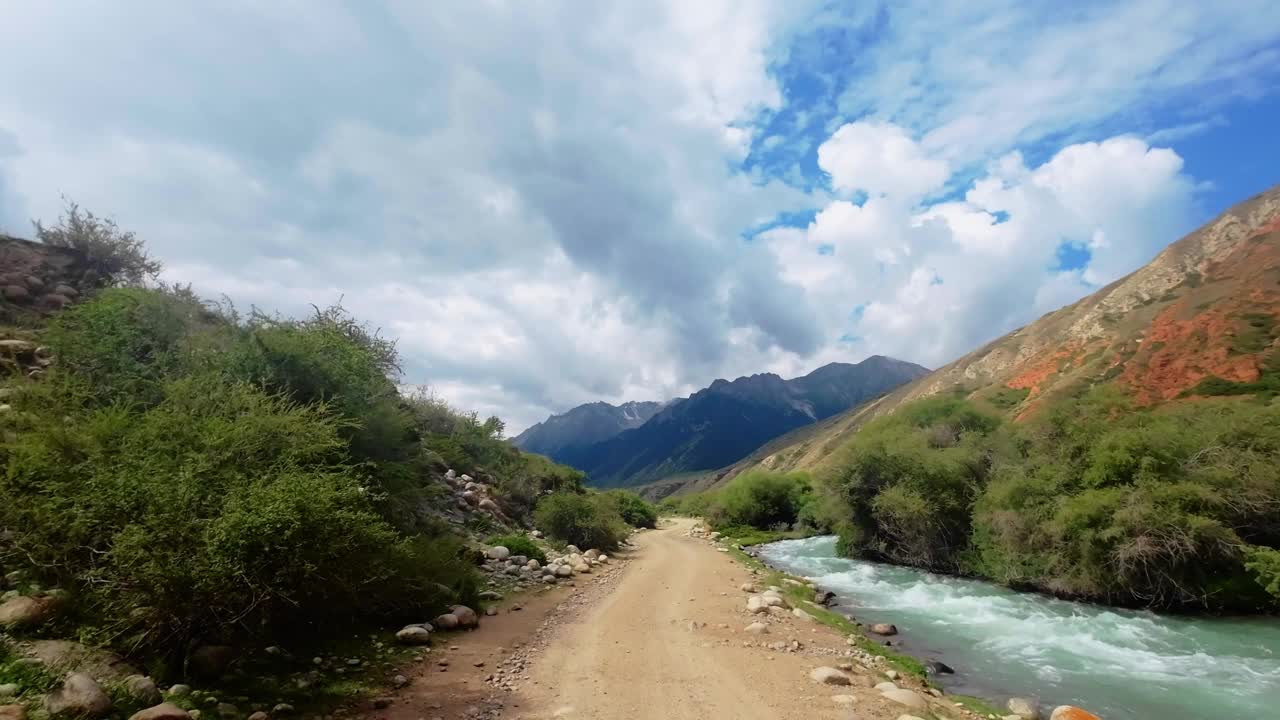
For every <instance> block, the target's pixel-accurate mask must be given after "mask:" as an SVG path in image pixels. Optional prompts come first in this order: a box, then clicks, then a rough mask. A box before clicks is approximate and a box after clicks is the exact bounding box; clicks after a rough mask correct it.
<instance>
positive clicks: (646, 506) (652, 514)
mask: <svg viewBox="0 0 1280 720" xmlns="http://www.w3.org/2000/svg"><path fill="white" fill-rule="evenodd" d="M604 496H605V497H607V498H609V500H611V501H612V502H613V505H614V509H616V510H617V511H618V515H619V516H621V517H622V521H623V522H625V523H626V524H628V525H630V526H631V527H638V528H655V527H657V526H658V509H657V508H656V507H654V506H653V504H652V503H650V502H647V501H646V500H645V499H644V498H642V497H640V496H639V495H637V494H635V493H633V492H628V491H626V490H610V491H609V492H606V493H604Z"/></svg>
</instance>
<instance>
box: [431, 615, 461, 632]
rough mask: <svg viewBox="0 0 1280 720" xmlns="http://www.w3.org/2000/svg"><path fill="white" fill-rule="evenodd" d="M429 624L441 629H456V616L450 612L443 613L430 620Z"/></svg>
mask: <svg viewBox="0 0 1280 720" xmlns="http://www.w3.org/2000/svg"><path fill="white" fill-rule="evenodd" d="M431 624H432V625H435V626H436V627H437V628H439V629H441V630H456V629H458V616H457V615H453V614H451V613H445V614H444V615H440V616H438V617H437V618H436V619H435V620H432V621H431Z"/></svg>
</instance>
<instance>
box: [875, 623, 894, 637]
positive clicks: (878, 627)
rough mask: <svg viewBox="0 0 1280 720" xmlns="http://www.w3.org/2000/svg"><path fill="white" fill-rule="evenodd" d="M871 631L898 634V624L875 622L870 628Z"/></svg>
mask: <svg viewBox="0 0 1280 720" xmlns="http://www.w3.org/2000/svg"><path fill="white" fill-rule="evenodd" d="M870 630H871V632H873V633H875V634H877V635H897V634H898V626H897V625H892V624H890V623H874V624H872V625H871V628H870Z"/></svg>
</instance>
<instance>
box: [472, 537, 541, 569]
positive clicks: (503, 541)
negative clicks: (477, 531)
mask: <svg viewBox="0 0 1280 720" xmlns="http://www.w3.org/2000/svg"><path fill="white" fill-rule="evenodd" d="M485 542H486V543H488V544H489V545H501V546H503V547H505V548H506V549H508V550H510V551H511V554H512V555H524V556H525V557H527V558H531V559H533V560H537V561H538V562H540V563H542V564H543V565H546V564H547V554H546V553H544V552H542V548H540V547H538V544H537V543H535V542H534V541H532V540H530V539H529V538H527V537H525V536H524V535H490V536H489V539H488V540H485Z"/></svg>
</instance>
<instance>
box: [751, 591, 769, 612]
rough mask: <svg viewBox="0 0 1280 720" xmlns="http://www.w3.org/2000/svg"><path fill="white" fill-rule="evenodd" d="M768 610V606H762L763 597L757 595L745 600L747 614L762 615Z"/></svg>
mask: <svg viewBox="0 0 1280 720" xmlns="http://www.w3.org/2000/svg"><path fill="white" fill-rule="evenodd" d="M768 609H769V606H768V605H765V604H764V598H763V597H761V596H759V595H752V596H751V597H749V598H747V612H750V613H762V612H765V611H767V610H768Z"/></svg>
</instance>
